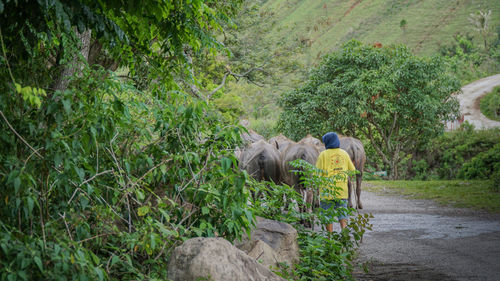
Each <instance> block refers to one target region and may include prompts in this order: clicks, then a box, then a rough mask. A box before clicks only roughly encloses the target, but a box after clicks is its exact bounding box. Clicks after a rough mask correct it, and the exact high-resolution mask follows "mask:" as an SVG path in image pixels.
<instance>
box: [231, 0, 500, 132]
mask: <svg viewBox="0 0 500 281" xmlns="http://www.w3.org/2000/svg"><path fill="white" fill-rule="evenodd" d="M246 7H247V9H246V10H245V11H246V12H245V13H243V14H242V15H241V17H240V18H238V19H237V24H238V27H239V28H238V34H237V36H236V37H237V38H238V40H241V41H242V42H245V43H244V44H243V45H242V46H243V49H244V50H245V52H244V53H245V54H246V56H248V57H250V58H251V60H252V62H251V64H255V65H258V64H259V63H261V62H262V61H264V62H266V61H272V64H274V65H275V68H272V69H271V68H270V69H268V71H270V72H272V73H274V74H273V79H274V84H273V85H267V86H266V87H259V86H256V85H253V84H251V83H250V84H248V83H249V82H247V81H240V82H239V84H241V85H231V86H229V87H228V89H229V90H230V91H231V92H235V93H237V94H239V95H242V96H248V97H249V98H246V99H245V98H243V99H244V102H245V104H246V105H247V109H246V114H245V116H243V117H244V118H247V119H248V118H249V115H251V114H252V113H253V112H255V110H253V108H254V106H253V105H254V104H257V108H261V107H262V102H261V100H260V99H259V98H256V96H258V95H260V93H266V94H268V95H269V96H272V97H273V98H272V99H273V100H277V99H278V98H279V96H280V95H281V94H282V93H284V92H287V91H289V90H291V89H294V88H296V87H298V86H300V85H301V84H302V83H303V82H304V81H305V80H306V79H307V76H308V72H309V70H310V69H311V68H312V67H315V66H317V64H318V63H319V62H320V61H321V59H322V57H323V56H325V55H326V54H330V53H332V52H335V51H336V50H338V49H339V48H340V47H341V46H342V44H344V43H345V42H347V41H349V40H351V39H356V40H358V41H361V42H363V43H366V44H373V43H376V42H377V43H381V44H382V45H384V46H386V45H391V44H405V45H407V46H408V47H409V49H410V50H411V51H412V53H413V54H415V55H417V56H427V57H428V56H434V55H438V54H439V50H440V48H441V47H449V46H452V45H454V44H456V41H455V39H454V36H456V35H457V34H463V35H465V34H470V35H472V36H473V42H474V46H476V47H477V48H478V50H477V52H478V53H481V54H483V53H486V52H485V51H484V50H483V49H484V47H483V38H482V37H481V35H480V34H479V32H478V31H476V30H474V27H473V25H472V24H471V23H470V21H469V17H470V14H472V13H478V12H479V11H480V10H481V11H487V10H491V11H492V12H491V18H490V24H489V26H490V29H489V35H488V40H489V41H490V42H494V41H495V40H497V39H498V38H497V36H498V35H497V33H498V31H497V29H498V28H499V27H500V5H498V0H481V1H470V0H453V1H450V0H426V1H423V0H370V1H368V0H323V1H317V0H253V1H247V4H246ZM402 20H405V21H406V25H405V27H404V28H402V27H401V21H402ZM285 61H286V62H287V63H288V67H283V66H282V65H281V64H283V62H285ZM467 63H468V62H467ZM467 63H465V64H464V65H459V66H458V67H459V69H461V71H462V70H463V71H464V72H467V71H471V72H472V73H471V74H470V75H465V76H464V77H461V79H462V83H463V84H464V85H465V84H466V83H467V82H470V81H473V80H475V79H477V78H479V77H485V76H488V75H491V74H493V73H496V72H497V71H498V67H497V64H498V63H497V62H496V61H493V62H489V63H484V64H485V65H484V66H483V65H481V68H479V67H477V68H478V69H475V68H474V67H472V66H471V65H469V64H467ZM267 67H268V68H269V66H267ZM247 84H248V85H247ZM241 88H245V90H242V89H241ZM273 100H269V103H267V104H266V106H268V107H270V108H273V113H274V114H273V116H271V115H265V114H264V116H256V117H255V118H256V119H262V118H263V119H275V118H276V116H278V115H279V112H280V108H279V107H278V106H277V105H276V104H274V101H273ZM273 122H274V123H275V121H273ZM250 127H252V128H253V129H255V130H258V129H259V128H258V126H254V125H253V124H252V123H251V124H250Z"/></svg>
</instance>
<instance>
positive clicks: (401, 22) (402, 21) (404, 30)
mask: <svg viewBox="0 0 500 281" xmlns="http://www.w3.org/2000/svg"><path fill="white" fill-rule="evenodd" d="M407 25H408V22H407V21H406V20H405V19H402V20H401V21H400V22H399V27H400V28H401V29H402V30H403V33H404V32H406V26H407Z"/></svg>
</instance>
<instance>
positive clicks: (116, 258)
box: [111, 255, 121, 266]
mask: <svg viewBox="0 0 500 281" xmlns="http://www.w3.org/2000/svg"><path fill="white" fill-rule="evenodd" d="M119 261H121V260H120V258H119V257H118V256H116V255H113V257H112V258H111V266H113V265H114V264H116V263H117V262H119Z"/></svg>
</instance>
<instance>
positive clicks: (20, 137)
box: [0, 110, 43, 159]
mask: <svg viewBox="0 0 500 281" xmlns="http://www.w3.org/2000/svg"><path fill="white" fill-rule="evenodd" d="M0 115H2V118H3V120H4V121H5V123H7V126H9V128H10V130H11V131H12V132H13V133H14V134H15V135H16V136H17V137H18V138H19V139H20V140H21V141H22V142H24V144H26V145H27V146H28V147H29V148H30V149H31V150H32V151H33V153H35V154H36V155H37V156H38V157H40V158H42V159H43V156H42V155H41V154H40V153H38V151H37V150H36V149H34V148H33V147H32V146H31V145H30V144H29V143H28V142H27V141H26V140H24V138H23V137H22V136H21V135H20V134H19V133H18V132H17V131H16V130H15V129H14V128H13V127H12V125H11V124H10V123H9V120H7V118H6V117H5V115H4V114H3V112H2V111H1V110H0Z"/></svg>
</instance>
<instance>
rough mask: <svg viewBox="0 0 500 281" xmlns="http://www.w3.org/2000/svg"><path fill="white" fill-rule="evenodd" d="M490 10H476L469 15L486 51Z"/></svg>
mask: <svg viewBox="0 0 500 281" xmlns="http://www.w3.org/2000/svg"><path fill="white" fill-rule="evenodd" d="M490 19H491V10H488V11H487V12H486V11H478V13H476V14H470V15H469V21H470V23H472V25H473V26H474V29H475V30H476V31H477V32H479V34H480V35H481V36H482V37H483V43H484V49H485V50H486V51H488V35H489V33H490Z"/></svg>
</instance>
